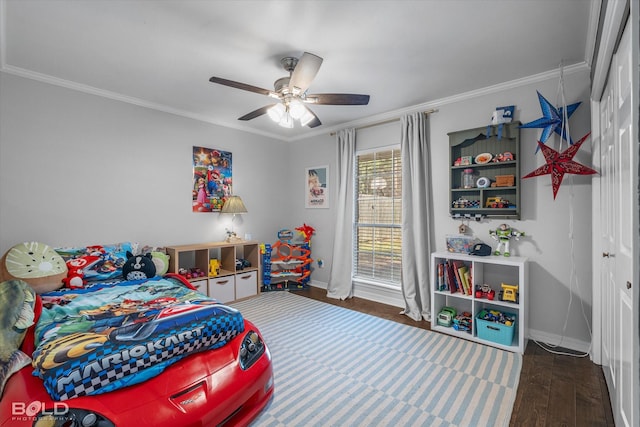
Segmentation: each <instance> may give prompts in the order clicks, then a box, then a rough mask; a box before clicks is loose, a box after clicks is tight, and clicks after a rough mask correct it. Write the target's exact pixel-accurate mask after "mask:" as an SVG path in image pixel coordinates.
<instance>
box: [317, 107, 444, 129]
mask: <svg viewBox="0 0 640 427" xmlns="http://www.w3.org/2000/svg"><path fill="white" fill-rule="evenodd" d="M437 112H438V109H437V108H432V109H431V110H427V111H423V114H424V115H429V114H431V113H437ZM398 120H400V117H396V118H394V119H387V120H382V121H379V122H375V123H369V124H368V125H363V126H360V127H357V128H356V130H360V129H366V128H372V127H374V126H380V125H386V124H387V123H393V122H397V121H398ZM329 135H330V136H336V133H335V132H331V133H330V134H329Z"/></svg>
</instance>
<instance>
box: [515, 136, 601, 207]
mask: <svg viewBox="0 0 640 427" xmlns="http://www.w3.org/2000/svg"><path fill="white" fill-rule="evenodd" d="M590 134H591V132H589V133H588V134H586V135H585V136H583V137H582V139H580V141H578V142H576V143H574V144H573V145H571V146H569V148H567V149H566V150H564V151H563V152H562V153H558V152H557V151H556V150H554V149H553V148H550V147H548V146H547V145H545V144H543V143H542V142H540V141H538V147H540V149H541V150H542V154H544V159H545V160H546V161H547V163H546V164H545V165H542V166H540V167H539V168H538V169H536V170H534V171H533V172H531V173H529V174H528V175H525V176H523V178H535V177H536V176H541V175H551V185H552V186H553V198H554V200H555V198H556V194H557V193H558V189H559V188H560V184H561V183H562V178H564V174H565V173H571V174H575V175H591V174H594V173H598V172H596V171H595V170H593V169H591V168H589V167H587V166H585V165H581V164H580V163H577V162H575V161H574V160H573V156H575V155H576V153H577V152H578V150H579V149H580V146H581V145H582V143H583V142H584V141H585V140H586V139H587V137H588V136H589V135H590Z"/></svg>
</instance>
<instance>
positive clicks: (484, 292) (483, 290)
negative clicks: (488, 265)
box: [475, 283, 496, 301]
mask: <svg viewBox="0 0 640 427" xmlns="http://www.w3.org/2000/svg"><path fill="white" fill-rule="evenodd" d="M475 296H476V298H486V299H488V300H491V301H493V300H494V299H495V297H496V291H494V290H493V289H491V287H490V286H489V285H487V284H486V283H485V284H483V285H476V292H475Z"/></svg>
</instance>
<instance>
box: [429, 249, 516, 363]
mask: <svg viewBox="0 0 640 427" xmlns="http://www.w3.org/2000/svg"><path fill="white" fill-rule="evenodd" d="M447 260H459V261H462V262H463V263H465V265H467V266H468V267H470V269H471V271H472V280H473V288H472V289H475V286H476V285H482V284H485V283H486V284H488V285H490V286H491V288H492V289H493V290H494V291H495V292H496V296H495V299H494V300H489V299H487V298H476V296H475V293H474V292H472V294H471V295H466V294H463V293H459V292H456V293H451V292H450V291H449V290H438V288H437V283H438V264H440V263H443V262H445V261H447ZM528 276H529V265H528V261H527V258H525V257H515V256H512V257H504V256H495V255H491V256H473V255H466V254H460V253H453V252H434V253H432V254H431V329H432V330H434V331H438V332H443V333H445V334H449V335H453V336H456V337H460V338H465V339H468V340H471V341H476V342H480V343H482V344H487V345H490V346H493V347H497V348H501V349H503V350H508V351H512V352H516V353H521V354H524V351H525V348H526V346H527V338H526V331H527V318H528V310H527V304H528V301H527V295H528V288H529V286H528V283H527V282H528ZM501 283H507V284H512V285H516V284H517V285H518V288H519V289H518V293H519V301H518V303H514V302H510V301H499V300H498V293H499V291H500V289H501ZM442 307H453V308H455V309H456V310H457V312H458V313H460V312H463V311H468V312H470V313H471V314H472V317H473V328H472V330H471V332H465V331H457V330H455V329H454V328H452V327H447V326H441V325H439V324H438V322H437V317H438V313H439V312H440V310H441V309H442ZM483 309H486V310H498V311H502V312H508V313H513V314H516V316H517V319H516V324H515V326H514V328H516V329H515V330H514V331H513V332H514V333H513V340H512V342H511V344H510V345H503V344H500V343H497V342H493V341H490V340H486V339H482V338H480V337H479V336H478V329H477V325H476V316H477V315H478V313H480V312H481V311H482V310H483Z"/></svg>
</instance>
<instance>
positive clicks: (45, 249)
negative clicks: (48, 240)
mask: <svg viewBox="0 0 640 427" xmlns="http://www.w3.org/2000/svg"><path fill="white" fill-rule="evenodd" d="M66 276H67V265H66V264H65V262H64V259H62V257H61V256H60V255H59V254H58V253H57V252H56V251H55V250H54V249H53V248H51V247H49V246H48V245H46V244H44V243H39V242H25V243H20V244H17V245H15V246H13V247H12V248H11V249H9V251H7V253H5V254H4V256H3V257H2V259H1V260H0V280H11V279H22V280H24V281H25V282H27V283H28V284H29V285H30V286H31V287H32V288H33V289H34V290H35V291H36V292H37V293H39V294H41V293H44V292H50V291H54V290H56V289H60V288H61V287H62V286H63V283H62V279H63V278H65V277H66Z"/></svg>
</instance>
